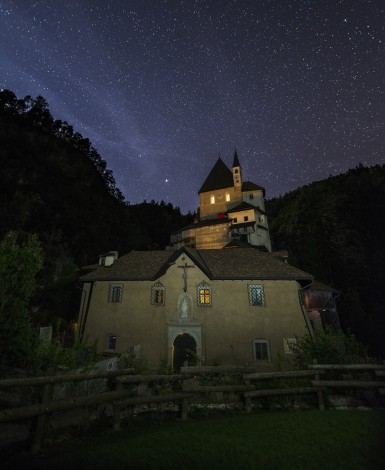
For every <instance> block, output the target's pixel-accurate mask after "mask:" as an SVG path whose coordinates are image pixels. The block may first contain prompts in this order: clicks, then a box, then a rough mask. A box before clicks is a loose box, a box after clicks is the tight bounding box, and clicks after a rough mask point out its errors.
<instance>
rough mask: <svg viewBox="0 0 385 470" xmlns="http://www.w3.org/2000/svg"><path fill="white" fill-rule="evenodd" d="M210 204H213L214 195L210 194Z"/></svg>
mask: <svg viewBox="0 0 385 470" xmlns="http://www.w3.org/2000/svg"><path fill="white" fill-rule="evenodd" d="M210 204H215V196H210Z"/></svg>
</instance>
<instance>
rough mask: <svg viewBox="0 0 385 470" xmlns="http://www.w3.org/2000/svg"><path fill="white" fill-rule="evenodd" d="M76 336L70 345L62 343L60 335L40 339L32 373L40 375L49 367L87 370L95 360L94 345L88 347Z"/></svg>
mask: <svg viewBox="0 0 385 470" xmlns="http://www.w3.org/2000/svg"><path fill="white" fill-rule="evenodd" d="M86 343H87V342H86V341H83V342H81V341H80V340H79V339H78V338H76V339H75V341H74V343H73V344H72V345H71V346H70V347H66V346H65V345H63V343H62V341H61V338H60V337H55V338H54V339H53V340H52V341H40V343H39V345H38V347H37V350H36V354H35V356H34V362H33V367H34V373H35V375H40V374H42V373H44V372H45V371H47V369H49V368H53V369H54V370H57V369H58V368H61V369H65V370H76V369H79V368H81V369H82V370H89V369H90V368H91V367H92V366H93V365H94V364H95V362H96V347H95V345H94V346H92V347H89V346H87V345H86Z"/></svg>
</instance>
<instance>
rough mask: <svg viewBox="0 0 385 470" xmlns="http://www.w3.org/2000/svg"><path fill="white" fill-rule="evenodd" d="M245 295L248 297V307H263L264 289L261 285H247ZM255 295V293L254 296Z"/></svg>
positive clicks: (264, 304)
mask: <svg viewBox="0 0 385 470" xmlns="http://www.w3.org/2000/svg"><path fill="white" fill-rule="evenodd" d="M247 293H248V296H249V305H250V306H252V307H265V306H266V300H265V289H264V286H263V284H247ZM255 293H257V294H256V295H255ZM258 299H260V300H258Z"/></svg>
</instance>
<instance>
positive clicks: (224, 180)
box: [198, 158, 234, 193]
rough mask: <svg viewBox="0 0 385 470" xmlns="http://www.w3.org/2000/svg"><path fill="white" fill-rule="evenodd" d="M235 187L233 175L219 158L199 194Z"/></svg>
mask: <svg viewBox="0 0 385 470" xmlns="http://www.w3.org/2000/svg"><path fill="white" fill-rule="evenodd" d="M231 186H234V180H233V173H232V171H231V170H230V169H229V168H228V167H227V166H226V164H225V163H224V162H223V160H222V159H221V158H218V160H217V161H216V163H215V165H214V166H213V168H212V170H211V171H210V173H209V175H208V177H207V178H206V180H205V182H204V183H203V184H202V187H201V189H200V190H199V191H198V193H206V192H207V191H215V190H216V189H222V188H229V187H231Z"/></svg>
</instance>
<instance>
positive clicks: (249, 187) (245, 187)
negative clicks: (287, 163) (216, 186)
mask: <svg viewBox="0 0 385 470" xmlns="http://www.w3.org/2000/svg"><path fill="white" fill-rule="evenodd" d="M255 190H259V191H262V192H263V196H265V188H263V187H262V186H259V185H258V184H255V183H253V182H252V181H245V182H244V183H243V184H242V191H255Z"/></svg>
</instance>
